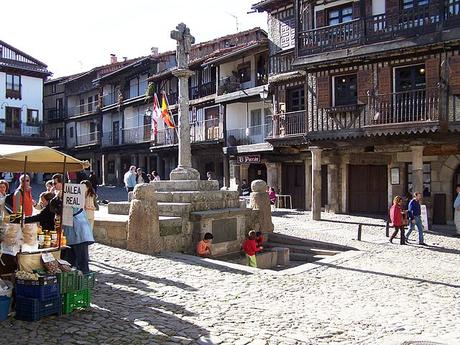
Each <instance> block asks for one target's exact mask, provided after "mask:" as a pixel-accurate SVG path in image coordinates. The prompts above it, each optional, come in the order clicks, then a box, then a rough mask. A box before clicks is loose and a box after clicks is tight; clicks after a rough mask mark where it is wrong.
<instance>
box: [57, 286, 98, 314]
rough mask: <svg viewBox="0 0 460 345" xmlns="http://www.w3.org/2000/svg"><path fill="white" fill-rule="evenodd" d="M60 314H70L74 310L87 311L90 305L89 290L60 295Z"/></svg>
mask: <svg viewBox="0 0 460 345" xmlns="http://www.w3.org/2000/svg"><path fill="white" fill-rule="evenodd" d="M61 300H62V313H63V314H70V313H71V312H73V311H74V310H75V309H87V308H89V307H90V304H91V289H84V290H79V291H74V292H68V293H65V294H63V295H61Z"/></svg>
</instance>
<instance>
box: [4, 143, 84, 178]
mask: <svg viewBox="0 0 460 345" xmlns="http://www.w3.org/2000/svg"><path fill="white" fill-rule="evenodd" d="M26 157H27V165H26V172H37V173H38V172H43V173H58V172H63V170H64V159H65V161H66V162H65V163H66V165H65V170H66V171H70V172H72V171H80V170H83V169H86V168H89V167H90V164H89V163H88V162H86V161H80V160H78V159H76V158H74V157H72V156H69V155H67V154H65V153H62V152H60V151H57V150H55V149H52V148H50V147H47V146H28V145H2V144H0V171H8V172H23V171H24V162H25V160H26Z"/></svg>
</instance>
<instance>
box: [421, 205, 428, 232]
mask: <svg viewBox="0 0 460 345" xmlns="http://www.w3.org/2000/svg"><path fill="white" fill-rule="evenodd" d="M420 210H421V214H420V218H422V224H423V228H424V230H429V228H428V210H427V208H426V205H420Z"/></svg>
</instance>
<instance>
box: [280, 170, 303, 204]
mask: <svg viewBox="0 0 460 345" xmlns="http://www.w3.org/2000/svg"><path fill="white" fill-rule="evenodd" d="M282 177H283V183H282V187H283V194H287V195H290V196H291V198H292V207H293V208H295V209H300V210H305V164H295V163H292V164H291V163H289V164H283V168H282Z"/></svg>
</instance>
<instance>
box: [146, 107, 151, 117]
mask: <svg viewBox="0 0 460 345" xmlns="http://www.w3.org/2000/svg"><path fill="white" fill-rule="evenodd" d="M145 116H149V117H150V116H152V110H151V109H150V108H148V109H147V110H146V111H145Z"/></svg>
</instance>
